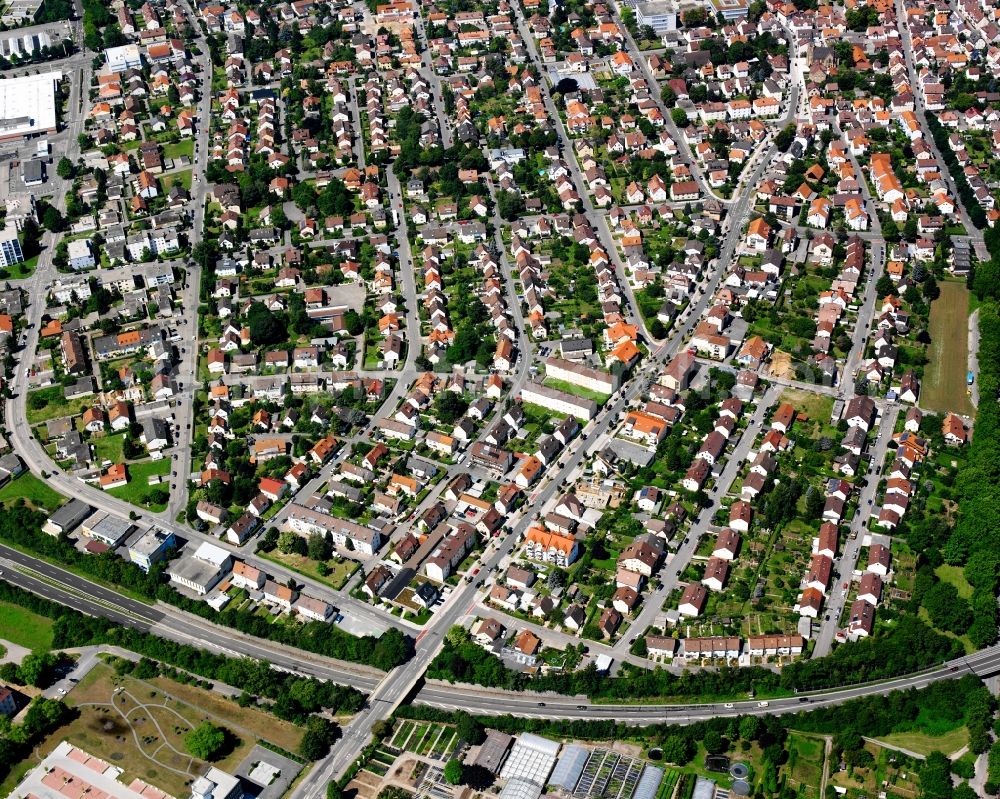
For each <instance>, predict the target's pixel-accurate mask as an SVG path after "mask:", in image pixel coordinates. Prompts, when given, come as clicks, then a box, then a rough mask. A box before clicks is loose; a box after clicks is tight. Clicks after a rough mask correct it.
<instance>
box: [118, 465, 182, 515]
mask: <svg viewBox="0 0 1000 799" xmlns="http://www.w3.org/2000/svg"><path fill="white" fill-rule="evenodd" d="M171 463H172V461H171V459H170V458H164V459H163V460H159V461H145V462H144V463H131V464H129V467H128V474H129V481H128V485H124V486H121V487H120V488H112V489H111V490H110V491H108V493H109V494H111V496H113V497H118V499H123V500H125V501H126V502H131V503H132V504H133V505H138V506H139V507H140V508H148V509H149V510H151V511H153V512H154V513H159V512H160V511H162V510H165V509H166V507H167V503H165V502H156V503H151V502H150V501H149V499H148V497H149V495H150V493H152V492H153V491H155V490H157V489H162V490H164V491H166V492H168V493H169V492H170V481H169V480H164V481H163V482H162V483H160V484H159V485H152V486H151V485H149V484H148V482H147V480H148V479H149V477H151V476H152V475H154V474H156V475H160V476H161V477H163V476H169V475H170V464H171Z"/></svg>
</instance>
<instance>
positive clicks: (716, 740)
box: [701, 730, 729, 755]
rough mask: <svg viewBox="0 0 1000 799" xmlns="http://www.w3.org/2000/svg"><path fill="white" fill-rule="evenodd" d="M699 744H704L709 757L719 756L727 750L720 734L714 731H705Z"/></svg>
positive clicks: (726, 744) (726, 745)
mask: <svg viewBox="0 0 1000 799" xmlns="http://www.w3.org/2000/svg"><path fill="white" fill-rule="evenodd" d="M701 742H702V743H703V744H705V751H706V752H708V753H709V754H710V755H721V754H722V753H723V752H725V751H726V750H727V749H728V748H729V746H728V743H727V742H726V739H725V738H723V737H722V733H720V732H718V731H716V730H706V731H705V735H704V736H703V737H702V739H701Z"/></svg>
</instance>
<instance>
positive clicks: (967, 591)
mask: <svg viewBox="0 0 1000 799" xmlns="http://www.w3.org/2000/svg"><path fill="white" fill-rule="evenodd" d="M934 573H935V574H936V575H937V576H938V579H939V580H941V582H944V583H951V584H952V585H953V586H955V589H956V590H957V591H958V595H959V596H960V597H962V598H963V599H968V598H969V597H970V596H972V586H971V585H969V581H968V580H966V579H965V573H964V570H963V569H962V567H961V566H948V565H946V564H944V563H942V564H941V565H940V566H938V567H937V568H936V569H935V570H934Z"/></svg>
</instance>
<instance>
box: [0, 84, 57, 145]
mask: <svg viewBox="0 0 1000 799" xmlns="http://www.w3.org/2000/svg"><path fill="white" fill-rule="evenodd" d="M61 80H62V72H46V73H43V74H41V75H25V76H24V77H23V78H8V79H7V80H4V81H0V141H11V140H13V139H20V138H23V137H28V136H37V135H38V134H41V133H55V132H56V84H57V83H59V81H61Z"/></svg>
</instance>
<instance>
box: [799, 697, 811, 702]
mask: <svg viewBox="0 0 1000 799" xmlns="http://www.w3.org/2000/svg"><path fill="white" fill-rule="evenodd" d="M799 701H800V702H809V701H811V700H810V699H809V697H808V696H800V697H799Z"/></svg>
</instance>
